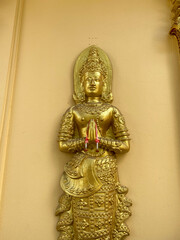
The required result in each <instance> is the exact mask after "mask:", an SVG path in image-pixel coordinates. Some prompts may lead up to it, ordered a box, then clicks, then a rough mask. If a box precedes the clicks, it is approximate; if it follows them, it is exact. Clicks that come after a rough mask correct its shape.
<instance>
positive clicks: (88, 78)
mask: <svg viewBox="0 0 180 240" xmlns="http://www.w3.org/2000/svg"><path fill="white" fill-rule="evenodd" d="M107 76H108V69H107V66H106V65H105V63H104V62H103V60H102V59H101V58H100V56H99V53H98V49H97V48H96V46H92V47H91V48H90V49H89V53H88V57H87V58H86V60H85V61H84V62H83V64H82V67H81V68H80V70H79V79H80V84H81V86H80V89H81V91H80V92H79V99H81V102H84V101H85V99H86V97H101V100H102V101H104V102H111V101H112V93H110V94H109V92H107V90H109V88H107V85H108V83H107Z"/></svg>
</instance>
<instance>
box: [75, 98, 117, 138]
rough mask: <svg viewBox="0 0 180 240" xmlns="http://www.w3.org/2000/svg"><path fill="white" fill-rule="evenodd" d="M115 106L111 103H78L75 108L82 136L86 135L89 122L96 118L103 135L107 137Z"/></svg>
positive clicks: (77, 123)
mask: <svg viewBox="0 0 180 240" xmlns="http://www.w3.org/2000/svg"><path fill="white" fill-rule="evenodd" d="M112 112H113V107H112V106H111V105H110V104H103V103H102V104H88V103H87V104H78V105H76V106H75V107H74V109H73V114H74V119H75V123H76V126H77V128H78V132H79V135H80V137H86V130H87V125H88V122H89V121H90V120H91V119H94V120H95V121H96V123H97V125H98V129H99V131H100V133H101V136H103V137H105V136H106V132H107V131H108V129H109V128H110V126H111V121H112Z"/></svg>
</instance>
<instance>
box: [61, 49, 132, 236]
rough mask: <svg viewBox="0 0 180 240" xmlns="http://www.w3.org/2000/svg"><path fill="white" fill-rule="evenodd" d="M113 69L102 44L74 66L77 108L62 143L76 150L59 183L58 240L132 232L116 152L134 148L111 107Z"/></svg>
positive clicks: (64, 126) (65, 121)
mask: <svg viewBox="0 0 180 240" xmlns="http://www.w3.org/2000/svg"><path fill="white" fill-rule="evenodd" d="M111 79H112V67H111V63H110V60H109V58H108V57H107V55H106V54H105V53H104V51H102V50H101V49H100V48H98V47H96V46H91V47H89V48H87V49H85V50H84V51H83V52H82V53H81V54H80V56H79V57H78V59H77V61H76V65H75V68H74V95H73V98H74V100H75V102H76V105H75V106H72V107H70V108H69V109H68V110H67V111H66V113H65V114H64V116H63V118H62V121H61V125H60V131H59V147H60V150H61V151H63V152H70V153H74V156H73V158H72V159H71V160H70V161H69V162H67V163H66V165H65V168H64V173H63V175H62V177H61V181H60V185H61V188H62V189H63V191H64V193H63V195H62V196H61V197H60V199H59V206H58V207H57V210H56V215H59V221H58V223H57V230H58V231H59V232H60V236H59V238H58V240H94V239H96V240H111V239H114V240H118V239H124V237H126V236H128V235H129V228H128V227H127V225H126V224H125V220H126V219H127V218H128V217H129V216H130V215H131V211H130V209H129V207H130V206H131V204H132V203H131V201H130V200H129V199H128V198H127V197H126V194H127V192H128V189H127V187H124V186H122V185H121V184H120V183H119V180H118V172H117V160H116V154H119V153H126V152H128V151H129V148H130V147H129V140H130V139H129V134H128V130H127V128H126V125H125V120H124V118H123V115H122V114H121V113H120V111H119V110H118V109H117V108H116V107H114V106H113V105H111V104H110V103H111V102H112V99H113V98H112V93H111Z"/></svg>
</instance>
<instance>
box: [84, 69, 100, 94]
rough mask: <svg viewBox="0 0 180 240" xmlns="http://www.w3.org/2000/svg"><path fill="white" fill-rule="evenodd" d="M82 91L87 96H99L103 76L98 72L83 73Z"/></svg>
mask: <svg viewBox="0 0 180 240" xmlns="http://www.w3.org/2000/svg"><path fill="white" fill-rule="evenodd" d="M83 77H84V91H85V95H86V96H87V97H100V96H101V95H102V90H103V76H102V75H101V73H100V72H86V73H85V74H84V76H83Z"/></svg>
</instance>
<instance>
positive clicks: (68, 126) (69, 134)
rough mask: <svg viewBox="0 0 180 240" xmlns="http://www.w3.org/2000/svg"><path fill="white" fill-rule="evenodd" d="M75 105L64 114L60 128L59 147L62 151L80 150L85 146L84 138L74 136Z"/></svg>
mask: <svg viewBox="0 0 180 240" xmlns="http://www.w3.org/2000/svg"><path fill="white" fill-rule="evenodd" d="M74 130H75V123H74V114H73V107H71V108H70V109H68V110H67V111H66V113H65V114H64V115H63V117H62V120H61V124H60V129H59V137H58V142H59V148H60V150H61V151H62V152H79V151H81V150H82V149H83V148H84V138H74Z"/></svg>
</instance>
